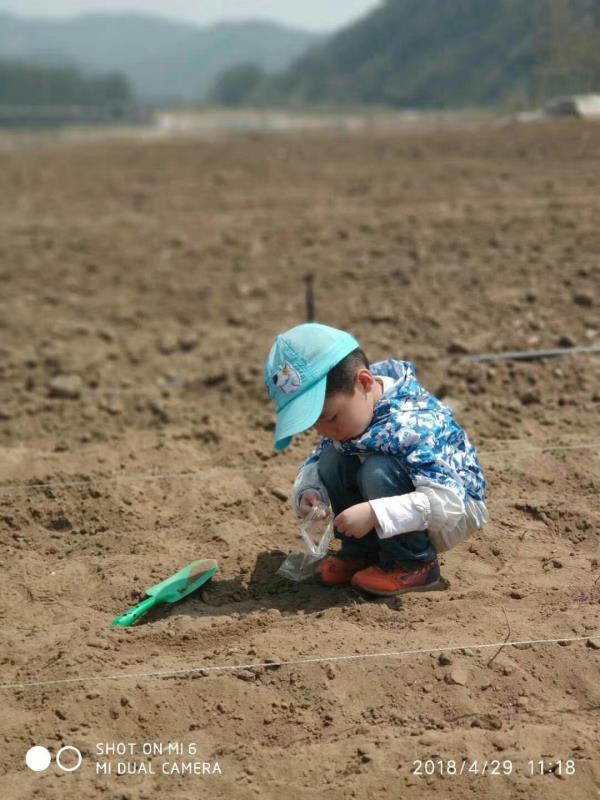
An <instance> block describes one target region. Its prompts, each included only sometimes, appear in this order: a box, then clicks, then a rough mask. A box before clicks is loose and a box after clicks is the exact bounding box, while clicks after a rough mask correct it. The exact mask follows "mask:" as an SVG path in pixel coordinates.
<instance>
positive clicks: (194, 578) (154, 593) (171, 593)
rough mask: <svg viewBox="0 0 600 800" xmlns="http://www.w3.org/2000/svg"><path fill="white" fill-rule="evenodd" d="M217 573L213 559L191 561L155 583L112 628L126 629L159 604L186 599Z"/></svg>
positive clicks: (114, 622) (118, 618)
mask: <svg viewBox="0 0 600 800" xmlns="http://www.w3.org/2000/svg"><path fill="white" fill-rule="evenodd" d="M216 571H217V562H216V561H215V560H214V558H204V559H201V560H200V561H192V563H191V564H188V565H187V566H186V567H184V568H183V569H180V570H179V572H177V573H175V575H171V577H170V578H167V579H166V580H164V581H162V582H161V583H157V584H156V586H153V587H152V588H151V589H148V590H147V591H146V594H147V595H148V597H147V598H146V599H145V600H142V602H141V603H139V604H138V605H137V606H134V607H133V608H130V609H129V611H126V612H125V613H124V614H121V616H119V617H116V619H114V620H113V622H112V624H113V626H118V627H120V628H126V627H127V626H128V625H133V623H134V622H135V621H136V620H137V619H139V617H141V616H142V614H145V613H146V611H149V610H150V609H151V608H152V607H153V606H156V605H158V604H159V603H176V602H177V601H178V600H182V599H183V598H184V597H187V595H188V594H191V593H192V592H195V591H196V589H199V588H200V586H202V585H203V584H205V583H206V582H207V581H209V580H210V579H211V578H212V576H213V575H214V574H215V572H216Z"/></svg>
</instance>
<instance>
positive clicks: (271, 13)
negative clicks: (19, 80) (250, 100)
mask: <svg viewBox="0 0 600 800" xmlns="http://www.w3.org/2000/svg"><path fill="white" fill-rule="evenodd" d="M166 5H168V11H165V6H166ZM377 5H379V1H378V0H196V1H195V2H189V0H169V3H168V4H166V3H165V1H164V0H0V11H8V12H11V13H13V14H17V15H18V16H22V17H34V16H35V17H65V16H73V15H75V14H86V13H92V12H93V13H96V12H107V13H122V12H126V11H136V12H140V13H148V14H155V15H159V16H163V17H170V18H171V19H180V20H184V21H187V22H195V23H196V24H198V25H209V24H211V23H213V22H219V21H222V20H243V19H270V20H273V21H275V22H280V23H283V24H285V25H290V26H292V27H298V28H306V29H308V30H314V31H330V30H333V29H335V28H340V27H342V26H343V25H345V24H347V23H349V22H352V21H353V20H354V19H356V18H357V17H360V16H362V14H364V13H366V12H368V11H371V10H372V9H373V8H375V7H376V6H377Z"/></svg>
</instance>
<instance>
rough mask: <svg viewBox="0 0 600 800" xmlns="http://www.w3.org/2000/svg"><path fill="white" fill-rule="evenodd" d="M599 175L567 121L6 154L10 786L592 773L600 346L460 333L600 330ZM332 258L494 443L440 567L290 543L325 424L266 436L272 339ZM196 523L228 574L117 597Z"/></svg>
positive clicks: (547, 792)
mask: <svg viewBox="0 0 600 800" xmlns="http://www.w3.org/2000/svg"><path fill="white" fill-rule="evenodd" d="M599 179H600V126H594V125H591V124H584V123H581V122H575V121H573V122H563V123H553V124H543V125H532V126H529V127H528V126H523V127H489V128H485V129H484V128H482V129H480V130H468V131H465V130H462V131H461V130H458V129H457V130H448V131H444V132H439V131H438V132H435V131H429V132H428V131H421V132H419V133H411V134H400V133H397V134H390V133H388V134H385V135H382V134H377V133H374V134H373V135H372V136H371V137H366V136H364V135H362V134H361V135H357V136H335V135H332V134H326V133H322V134H318V135H315V134H313V135H306V136H289V137H274V136H273V137H268V136H266V137H265V136H262V137H260V136H254V137H252V136H249V137H243V136H240V137H231V138H228V139H225V140H222V141H213V142H210V141H203V140H200V139H196V140H194V139H191V138H190V139H178V140H174V141H165V142H161V143H158V142H151V143H147V142H146V143H143V142H138V141H135V140H134V139H132V140H127V141H111V142H104V143H103V142H95V143H88V144H82V145H77V144H70V145H69V146H57V147H43V148H37V149H31V150H19V151H16V152H14V153H6V152H5V153H2V154H1V155H0V278H1V284H0V285H1V286H2V292H1V294H0V304H1V305H0V307H1V314H0V381H1V383H0V537H1V544H2V561H3V570H2V575H3V592H2V602H1V611H0V613H1V615H2V616H1V620H2V634H1V642H2V648H1V655H0V658H1V664H2V678H1V683H2V686H1V687H0V692H1V698H2V703H3V713H2V737H3V746H2V750H3V756H2V759H1V762H0V794H1V796H2V797H6V798H10V800H25V799H26V798H27V800H29V798H39V799H40V800H58V799H59V798H60V800H71V799H73V800H75V798H77V799H79V798H81V797H94V798H96V797H97V798H106V799H107V800H108V799H110V800H117V799H118V800H125V799H127V800H134V799H135V800H137V798H141V799H146V798H147V799H148V800H150V798H152V800H154V799H155V798H163V797H164V798H167V797H168V798H170V800H184V799H185V800H192V798H194V800H195V798H199V797H203V796H208V795H210V796H212V797H214V798H223V799H224V800H229V798H248V797H260V798H271V797H273V798H275V797H280V796H285V797H289V798H294V799H295V798H307V799H310V798H319V800H322V799H323V798H326V799H327V800H338V799H339V800H342V799H343V800H347V798H348V797H356V798H370V799H372V800H379V798H392V797H394V798H395V797H404V796H405V795H406V796H410V797H411V798H429V797H433V796H436V797H444V798H446V797H448V798H456V800H458V798H461V799H462V798H463V797H465V796H470V797H477V798H488V797H490V798H491V797H494V798H499V799H504V798H506V799H507V800H508V798H515V797H523V798H537V797H544V798H545V800H552V798H559V797H560V798H562V797H563V796H564V795H565V794H566V793H568V794H569V797H570V798H571V800H584V799H585V800H588V799H589V798H592V797H596V796H597V795H599V794H600V753H599V752H598V741H599V737H600V719H599V711H600V689H599V688H598V687H599V681H598V679H599V677H600V660H599V659H600V649H599V647H600V638H593V637H594V636H596V637H598V635H599V634H600V615H599V611H600V606H599V603H600V549H599V536H600V499H599V495H598V491H599V488H600V475H599V449H600V422H599V410H600V356H598V355H578V356H568V357H562V358H555V359H545V360H541V361H533V362H516V361H500V362H494V363H475V362H471V361H469V360H468V359H469V356H470V355H474V354H481V353H490V352H502V351H512V350H546V349H555V348H558V347H572V346H579V347H591V346H599V345H600V314H599V307H600V297H599V295H598V285H599V281H600V260H599V253H600V224H599V223H600V193H599V192H598V186H599ZM308 272H312V273H314V275H315V296H316V311H317V319H318V321H321V322H324V323H327V324H331V325H335V326H337V327H341V328H347V329H349V330H351V331H352V332H353V333H354V334H355V335H356V336H357V338H358V339H359V341H360V342H361V344H362V346H363V348H364V349H365V350H366V352H367V355H368V356H369V358H370V359H371V361H378V360H381V359H384V358H390V357H396V358H403V359H406V360H410V361H413V362H414V363H415V364H416V367H417V371H418V375H419V377H420V379H421V381H422V382H423V383H424V385H425V386H426V387H427V388H428V389H430V390H431V391H432V392H434V393H435V394H437V396H439V397H440V398H442V399H444V401H445V402H446V403H448V404H450V405H451V406H452V407H453V408H454V409H455V411H456V415H457V418H458V420H459V421H460V422H461V424H463V426H464V427H465V428H466V430H467V431H468V433H469V436H470V438H471V440H472V441H473V442H474V443H475V444H476V446H477V447H478V449H479V452H480V455H481V459H482V463H483V465H484V469H485V472H486V477H487V479H488V485H489V508H490V512H491V517H492V521H491V523H490V524H489V526H487V527H486V528H485V530H484V531H483V532H482V533H481V535H478V536H477V537H475V538H473V539H472V540H470V541H469V542H468V543H467V544H465V545H463V546H462V547H459V548H457V549H456V550H454V551H452V552H450V553H446V554H444V555H443V556H442V558H441V561H442V571H443V575H444V577H445V578H446V579H447V581H448V584H449V586H448V589H447V590H446V591H442V592H431V593H422V594H414V595H408V596H406V597H404V598H402V599H401V600H398V599H385V600H377V599H373V598H371V599H369V598H368V597H366V596H361V595H360V594H359V593H358V592H357V591H355V590H354V589H351V588H346V587H344V588H339V589H331V588H326V587H323V586H320V585H319V584H318V583H316V582H308V583H304V584H294V583H291V582H288V581H286V580H285V579H284V578H282V577H281V576H278V575H277V574H276V571H277V568H278V567H279V565H280V564H281V562H282V561H283V559H284V557H285V555H286V554H287V553H288V552H291V551H294V550H297V549H298V548H299V537H298V532H299V526H298V521H297V519H296V517H295V515H294V513H293V511H292V509H291V505H290V495H291V491H290V490H291V484H292V482H293V479H294V476H295V474H296V470H297V467H298V466H299V464H300V463H301V462H302V460H303V459H304V458H305V457H306V455H307V454H308V453H309V451H310V449H311V447H312V446H314V444H316V441H317V439H316V437H315V434H314V433H312V432H308V433H305V434H303V435H301V436H299V437H297V439H296V441H295V442H294V444H293V446H292V447H291V448H290V449H289V450H287V451H285V452H284V453H279V454H278V453H275V452H274V451H273V450H272V437H273V433H272V431H273V415H272V411H271V409H270V407H269V405H268V403H267V399H266V391H265V389H264V387H263V384H262V364H263V361H264V358H265V356H266V354H267V352H268V349H269V347H270V345H271V342H272V340H273V338H274V336H275V335H276V334H277V333H278V332H280V331H282V330H285V329H286V328H289V327H291V326H293V325H295V324H298V323H299V322H303V321H305V319H306V311H305V297H304V290H305V285H304V276H305V274H306V273H308ZM284 498H285V499H284ZM198 558H216V559H217V560H218V563H219V572H218V574H217V576H215V578H213V580H212V581H211V582H210V583H209V584H208V585H207V586H206V587H205V588H204V589H203V590H200V591H198V592H197V593H195V594H194V595H192V596H191V597H189V598H188V599H186V600H184V601H182V602H181V603H179V604H177V605H173V606H163V607H161V608H160V609H158V610H156V611H154V612H151V613H150V614H149V615H148V616H147V617H146V618H145V620H144V621H142V622H141V623H140V624H138V625H136V626H135V627H133V628H129V629H114V628H111V621H112V619H113V618H114V617H115V616H116V615H117V614H119V613H121V612H122V611H124V610H125V609H126V608H128V607H129V606H131V605H134V604H135V603H136V602H138V601H139V600H140V599H141V598H142V597H143V595H144V590H145V589H146V588H148V587H150V586H152V585H153V584H155V583H157V582H159V581H160V580H162V579H164V578H165V577H167V576H168V575H170V574H172V573H174V572H176V571H177V570H178V569H180V568H181V567H182V566H183V565H184V564H186V563H188V562H190V561H192V560H195V559H198ZM548 640H550V641H548ZM557 640H558V641H557ZM504 642H507V644H506V645H504V646H503V643H504ZM515 642H516V644H514V643H515ZM281 662H290V663H284V664H282V663H281ZM269 663H272V666H269ZM162 673H168V674H162ZM119 742H121V743H132V744H133V750H132V752H131V753H130V754H129V755H127V756H123V757H121V756H118V755H114V756H112V757H111V758H110V759H109V758H105V757H104V756H103V755H102V752H103V751H105V750H106V745H107V743H109V744H110V743H113V744H114V743H119ZM144 743H146V745H147V747H146V748H144V746H143V745H144ZM168 743H172V752H171V753H170V754H169V755H165V754H164V753H163V755H162V756H161V755H160V754H159V753H156V754H154V755H151V756H146V755H145V750H146V749H147V748H148V747H154V748H155V749H157V750H158V749H159V746H160V745H162V746H163V747H165V748H166V747H167V744H168ZM36 744H39V745H43V746H46V747H47V748H48V749H49V750H50V752H51V754H52V755H53V756H55V755H56V752H57V751H58V750H59V748H60V747H62V746H64V745H71V746H74V747H77V748H78V749H79V750H80V751H81V753H82V756H83V763H82V766H81V768H80V769H79V770H77V771H74V772H72V773H69V772H65V771H62V770H61V769H60V768H59V767H57V766H56V765H55V764H54V762H53V763H52V764H51V766H50V768H49V769H48V770H47V771H45V772H40V773H35V772H32V771H30V770H29V769H27V767H26V766H25V762H24V756H25V752H26V751H27V750H28V748H29V747H31V746H32V745H36ZM194 746H195V747H196V751H195V750H194ZM72 758H73V753H72V752H71V753H70V754H65V755H64V761H63V763H67V764H71V763H72V760H71V761H69V759H72ZM569 759H570V760H572V761H573V766H571V765H569V766H567V764H566V762H567V760H569ZM107 760H109V761H111V767H112V772H111V774H105V773H102V772H98V771H97V770H98V769H99V766H98V765H99V764H100V763H101V762H103V761H107ZM540 760H542V761H543V763H542V764H541V765H540V764H539V762H540ZM559 760H560V761H561V762H562V764H558V765H557V762H558V761H559ZM118 762H123V763H125V762H126V763H127V764H128V765H129V768H130V769H135V770H136V773H137V774H124V775H119V774H117V773H118V770H119V769H120V768H119V767H118ZM183 762H199V763H206V764H208V765H209V767H208V768H205V769H210V770H212V773H213V774H208V773H207V772H205V774H178V772H177V771H175V772H174V773H173V774H164V773H163V772H162V769H163V766H162V765H163V764H165V763H166V764H167V767H166V769H167V770H171V766H169V765H172V764H173V763H177V764H181V763H183ZM452 762H455V768H456V770H457V771H458V772H459V773H461V772H462V774H456V775H454V774H452V772H453V769H454V768H453V766H452ZM529 762H533V763H532V764H530V763H529ZM140 765H145V770H146V771H144V772H142V771H141V770H142V767H141V766H140ZM148 765H150V767H149V766H148ZM215 765H218V769H217V768H216V766H215ZM149 769H153V770H154V774H148V770H149ZM182 769H184V768H182ZM573 769H574V774H569V773H570V772H572V771H573ZM431 771H433V774H431V775H428V774H427V773H428V772H431ZM219 772H220V774H219ZM530 772H533V773H534V774H533V775H530V774H529V773H530ZM540 772H541V773H542V774H540ZM440 773H443V774H440ZM498 773H499V774H498ZM507 773H511V774H507Z"/></svg>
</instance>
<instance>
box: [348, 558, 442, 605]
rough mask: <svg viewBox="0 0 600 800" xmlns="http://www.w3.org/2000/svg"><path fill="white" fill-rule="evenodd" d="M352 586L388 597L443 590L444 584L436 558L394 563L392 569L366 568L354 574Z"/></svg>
mask: <svg viewBox="0 0 600 800" xmlns="http://www.w3.org/2000/svg"><path fill="white" fill-rule="evenodd" d="M352 586H354V587H355V588H356V589H362V590H363V591H365V592H369V593H370V594H376V595H380V596H381V597H390V596H394V595H398V594H405V593H406V592H429V591H434V590H438V589H444V588H445V587H446V582H445V581H444V580H443V578H442V577H441V576H440V565H439V562H438V560H437V558H434V559H433V561H422V562H418V561H412V562H405V561H404V562H403V561H396V562H395V564H394V569H392V570H384V569H382V568H381V567H378V566H371V567H367V568H366V569H363V570H360V571H358V572H356V573H355V574H354V577H353V578H352Z"/></svg>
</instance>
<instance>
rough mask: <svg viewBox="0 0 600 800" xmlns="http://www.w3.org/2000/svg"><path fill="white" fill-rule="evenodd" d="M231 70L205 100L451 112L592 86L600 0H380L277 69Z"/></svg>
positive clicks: (598, 70) (597, 71) (599, 75)
mask: <svg viewBox="0 0 600 800" xmlns="http://www.w3.org/2000/svg"><path fill="white" fill-rule="evenodd" d="M235 69H237V72H236V71H235ZM235 69H233V70H229V71H228V72H226V73H224V74H222V75H221V76H219V78H218V80H217V82H216V84H215V87H214V90H213V96H214V97H215V98H216V99H219V97H224V98H225V102H226V100H227V98H234V102H232V103H230V104H235V103H238V104H242V105H277V104H284V105H296V106H302V105H318V104H328V105H364V104H376V105H385V106H392V107H397V108H403V107H404V108H406V107H408V108H452V107H461V106H462V107H464V106H490V105H498V104H503V103H504V104H506V103H512V104H516V105H518V104H522V103H528V102H532V101H534V100H538V99H543V98H544V97H545V96H549V95H552V94H557V93H560V92H567V91H591V90H600V2H598V0H387V2H384V3H382V4H381V5H380V6H379V7H378V8H377V9H375V10H374V11H373V12H371V13H370V14H368V15H366V16H365V17H363V18H361V19H360V20H358V21H357V22H356V23H354V24H352V25H350V26H348V27H346V28H344V29H343V30H341V31H340V32H339V33H338V34H336V35H334V36H332V37H331V38H329V39H328V40H326V41H325V42H323V43H322V44H320V45H319V46H317V47H314V48H313V49H312V50H311V51H309V52H308V53H306V54H305V55H304V56H302V57H300V58H299V59H298V60H297V61H296V62H295V63H294V64H293V65H292V66H291V67H290V68H288V69H287V70H286V71H284V72H282V73H281V74H279V75H276V76H266V75H263V74H261V73H260V71H257V68H256V67H255V68H254V72H253V73H252V72H250V71H249V69H248V70H242V69H240V68H239V67H238V68H235ZM244 78H245V85H244ZM236 89H238V91H236Z"/></svg>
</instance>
